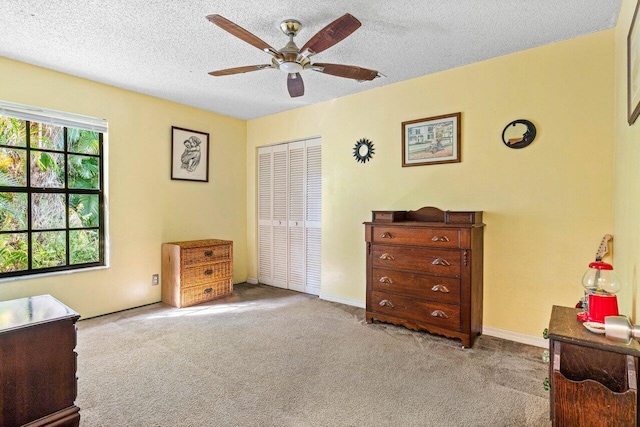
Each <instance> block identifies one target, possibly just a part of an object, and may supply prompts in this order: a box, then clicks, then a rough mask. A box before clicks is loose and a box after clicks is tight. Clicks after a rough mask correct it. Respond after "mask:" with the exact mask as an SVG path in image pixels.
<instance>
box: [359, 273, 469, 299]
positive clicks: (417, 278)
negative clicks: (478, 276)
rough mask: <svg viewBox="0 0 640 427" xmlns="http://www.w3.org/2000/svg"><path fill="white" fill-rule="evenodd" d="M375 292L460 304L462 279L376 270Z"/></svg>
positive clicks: (373, 283)
mask: <svg viewBox="0 0 640 427" xmlns="http://www.w3.org/2000/svg"><path fill="white" fill-rule="evenodd" d="M372 280H373V281H372V288H373V290H374V291H380V292H390V293H398V294H403V295H411V296H415V297H418V298H424V299H428V300H431V301H435V302H445V303H449V304H460V279H456V278H453V277H438V276H428V275H425V274H418V273H410V272H406V271H397V270H386V269H383V268H374V269H373V277H372Z"/></svg>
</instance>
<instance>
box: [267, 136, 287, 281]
mask: <svg viewBox="0 0 640 427" xmlns="http://www.w3.org/2000/svg"><path fill="white" fill-rule="evenodd" d="M272 149H273V249H272V253H273V258H272V260H273V261H272V262H273V280H272V283H271V284H272V285H273V286H277V287H279V288H287V282H288V278H287V258H288V257H287V252H288V243H287V234H288V230H287V229H288V227H287V199H288V193H289V189H288V185H287V184H288V182H287V175H288V174H287V171H288V158H287V157H288V156H287V146H286V145H284V144H283V145H276V146H273V147H272Z"/></svg>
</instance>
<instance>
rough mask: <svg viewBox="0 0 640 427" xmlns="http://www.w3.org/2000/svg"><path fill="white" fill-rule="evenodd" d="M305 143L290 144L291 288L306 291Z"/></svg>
mask: <svg viewBox="0 0 640 427" xmlns="http://www.w3.org/2000/svg"><path fill="white" fill-rule="evenodd" d="M304 201H305V143H304V141H300V142H292V143H290V144H289V289H293V290H294V291H299V292H304V287H305V286H304V285H305V277H306V272H305V248H304V246H305V245H304V243H305V242H304V207H305V203H304Z"/></svg>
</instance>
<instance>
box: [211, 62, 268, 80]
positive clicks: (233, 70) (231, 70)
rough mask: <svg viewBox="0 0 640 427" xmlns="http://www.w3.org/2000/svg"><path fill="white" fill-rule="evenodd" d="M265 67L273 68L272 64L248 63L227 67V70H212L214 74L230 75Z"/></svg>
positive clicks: (217, 75)
mask: <svg viewBox="0 0 640 427" xmlns="http://www.w3.org/2000/svg"><path fill="white" fill-rule="evenodd" d="M265 68H273V65H271V64H261V65H247V66H246V67H236V68H227V69H226V70H218V71H212V72H210V73H209V74H211V75H212V76H216V77H219V76H229V75H231V74H240V73H248V72H249V71H258V70H264V69H265Z"/></svg>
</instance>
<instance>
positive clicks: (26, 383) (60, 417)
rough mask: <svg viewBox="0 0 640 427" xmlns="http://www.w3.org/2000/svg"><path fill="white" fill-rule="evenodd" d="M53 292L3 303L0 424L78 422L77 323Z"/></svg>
mask: <svg viewBox="0 0 640 427" xmlns="http://www.w3.org/2000/svg"><path fill="white" fill-rule="evenodd" d="M79 317H80V315H79V314H78V313H76V312H75V311H73V310H71V309H70V308H69V307H67V306H66V305H64V304H62V303H61V302H60V301H58V300H56V299H55V298H53V297H52V296H50V295H40V296H35V297H30V298H21V299H16V300H11V301H2V302H0V425H1V426H24V425H26V426H30V427H35V426H56V427H63V426H65V427H66V426H78V425H79V423H80V412H79V411H80V408H78V407H77V406H76V405H75V399H76V394H77V385H76V353H75V351H74V349H75V347H76V326H75V323H76V321H77V320H78V318H79Z"/></svg>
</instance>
